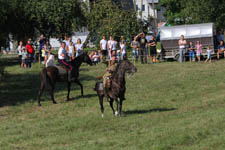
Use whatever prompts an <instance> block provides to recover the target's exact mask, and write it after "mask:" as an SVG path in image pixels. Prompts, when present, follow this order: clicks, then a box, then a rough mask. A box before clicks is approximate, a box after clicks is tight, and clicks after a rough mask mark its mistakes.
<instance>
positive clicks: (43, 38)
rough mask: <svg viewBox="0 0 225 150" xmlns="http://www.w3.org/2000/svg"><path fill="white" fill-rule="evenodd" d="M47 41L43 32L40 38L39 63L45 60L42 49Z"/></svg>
mask: <svg viewBox="0 0 225 150" xmlns="http://www.w3.org/2000/svg"><path fill="white" fill-rule="evenodd" d="M45 41H46V40H45V37H44V34H41V35H40V39H39V57H38V61H39V64H40V63H41V61H42V60H43V59H42V49H43V48H44V45H45Z"/></svg>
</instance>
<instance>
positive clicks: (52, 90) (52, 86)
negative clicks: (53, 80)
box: [49, 84, 57, 104]
mask: <svg viewBox="0 0 225 150" xmlns="http://www.w3.org/2000/svg"><path fill="white" fill-rule="evenodd" d="M54 89H55V84H53V85H51V89H49V93H50V95H51V98H52V103H53V104H57V103H56V101H55V98H54Z"/></svg>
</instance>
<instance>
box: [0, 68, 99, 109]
mask: <svg viewBox="0 0 225 150" xmlns="http://www.w3.org/2000/svg"><path fill="white" fill-rule="evenodd" d="M19 69H20V68H19ZM81 77H82V80H81V83H82V81H86V80H87V81H90V80H95V78H94V77H92V76H89V75H84V74H82V75H81ZM39 87H40V74H39V71H37V72H36V71H35V72H33V70H32V72H29V71H28V72H26V73H24V74H9V75H7V77H6V78H5V79H4V81H2V82H1V83H0V107H4V106H14V105H20V104H23V103H25V102H28V101H31V102H35V103H36V102H37V97H38V91H39ZM72 90H80V86H79V85H77V84H75V83H73V84H72V86H71V92H72ZM60 91H66V92H67V83H66V82H57V83H56V88H55V92H54V93H55V95H56V93H57V92H60ZM84 92H85V88H84ZM66 96H67V95H66V94H65V98H66ZM93 96H96V95H91V94H89V95H84V97H86V98H89V97H93ZM63 97H64V96H63ZM55 98H57V97H55ZM80 98H82V97H81V96H77V97H75V98H73V99H74V100H75V99H80ZM45 100H48V101H51V98H50V95H49V92H48V91H47V90H46V89H45V90H44V92H43V95H42V97H41V101H45Z"/></svg>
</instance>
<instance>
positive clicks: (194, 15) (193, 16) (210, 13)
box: [160, 0, 225, 29]
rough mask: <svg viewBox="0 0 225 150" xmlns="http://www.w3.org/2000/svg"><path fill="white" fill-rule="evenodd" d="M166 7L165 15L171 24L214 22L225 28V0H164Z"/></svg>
mask: <svg viewBox="0 0 225 150" xmlns="http://www.w3.org/2000/svg"><path fill="white" fill-rule="evenodd" d="M160 4H161V6H165V7H166V11H165V13H164V16H165V17H167V21H168V23H170V24H174V25H176V24H194V23H208V22H213V23H214V24H215V25H216V27H217V28H218V29H224V26H225V22H224V21H223V19H224V17H225V12H224V10H225V1H222V0H188V1H185V0H162V1H161V2H160Z"/></svg>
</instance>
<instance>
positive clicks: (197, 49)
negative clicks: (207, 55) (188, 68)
mask: <svg viewBox="0 0 225 150" xmlns="http://www.w3.org/2000/svg"><path fill="white" fill-rule="evenodd" d="M195 49H196V55H197V58H198V62H200V61H201V53H202V44H201V43H200V41H197V44H196V45H195Z"/></svg>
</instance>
